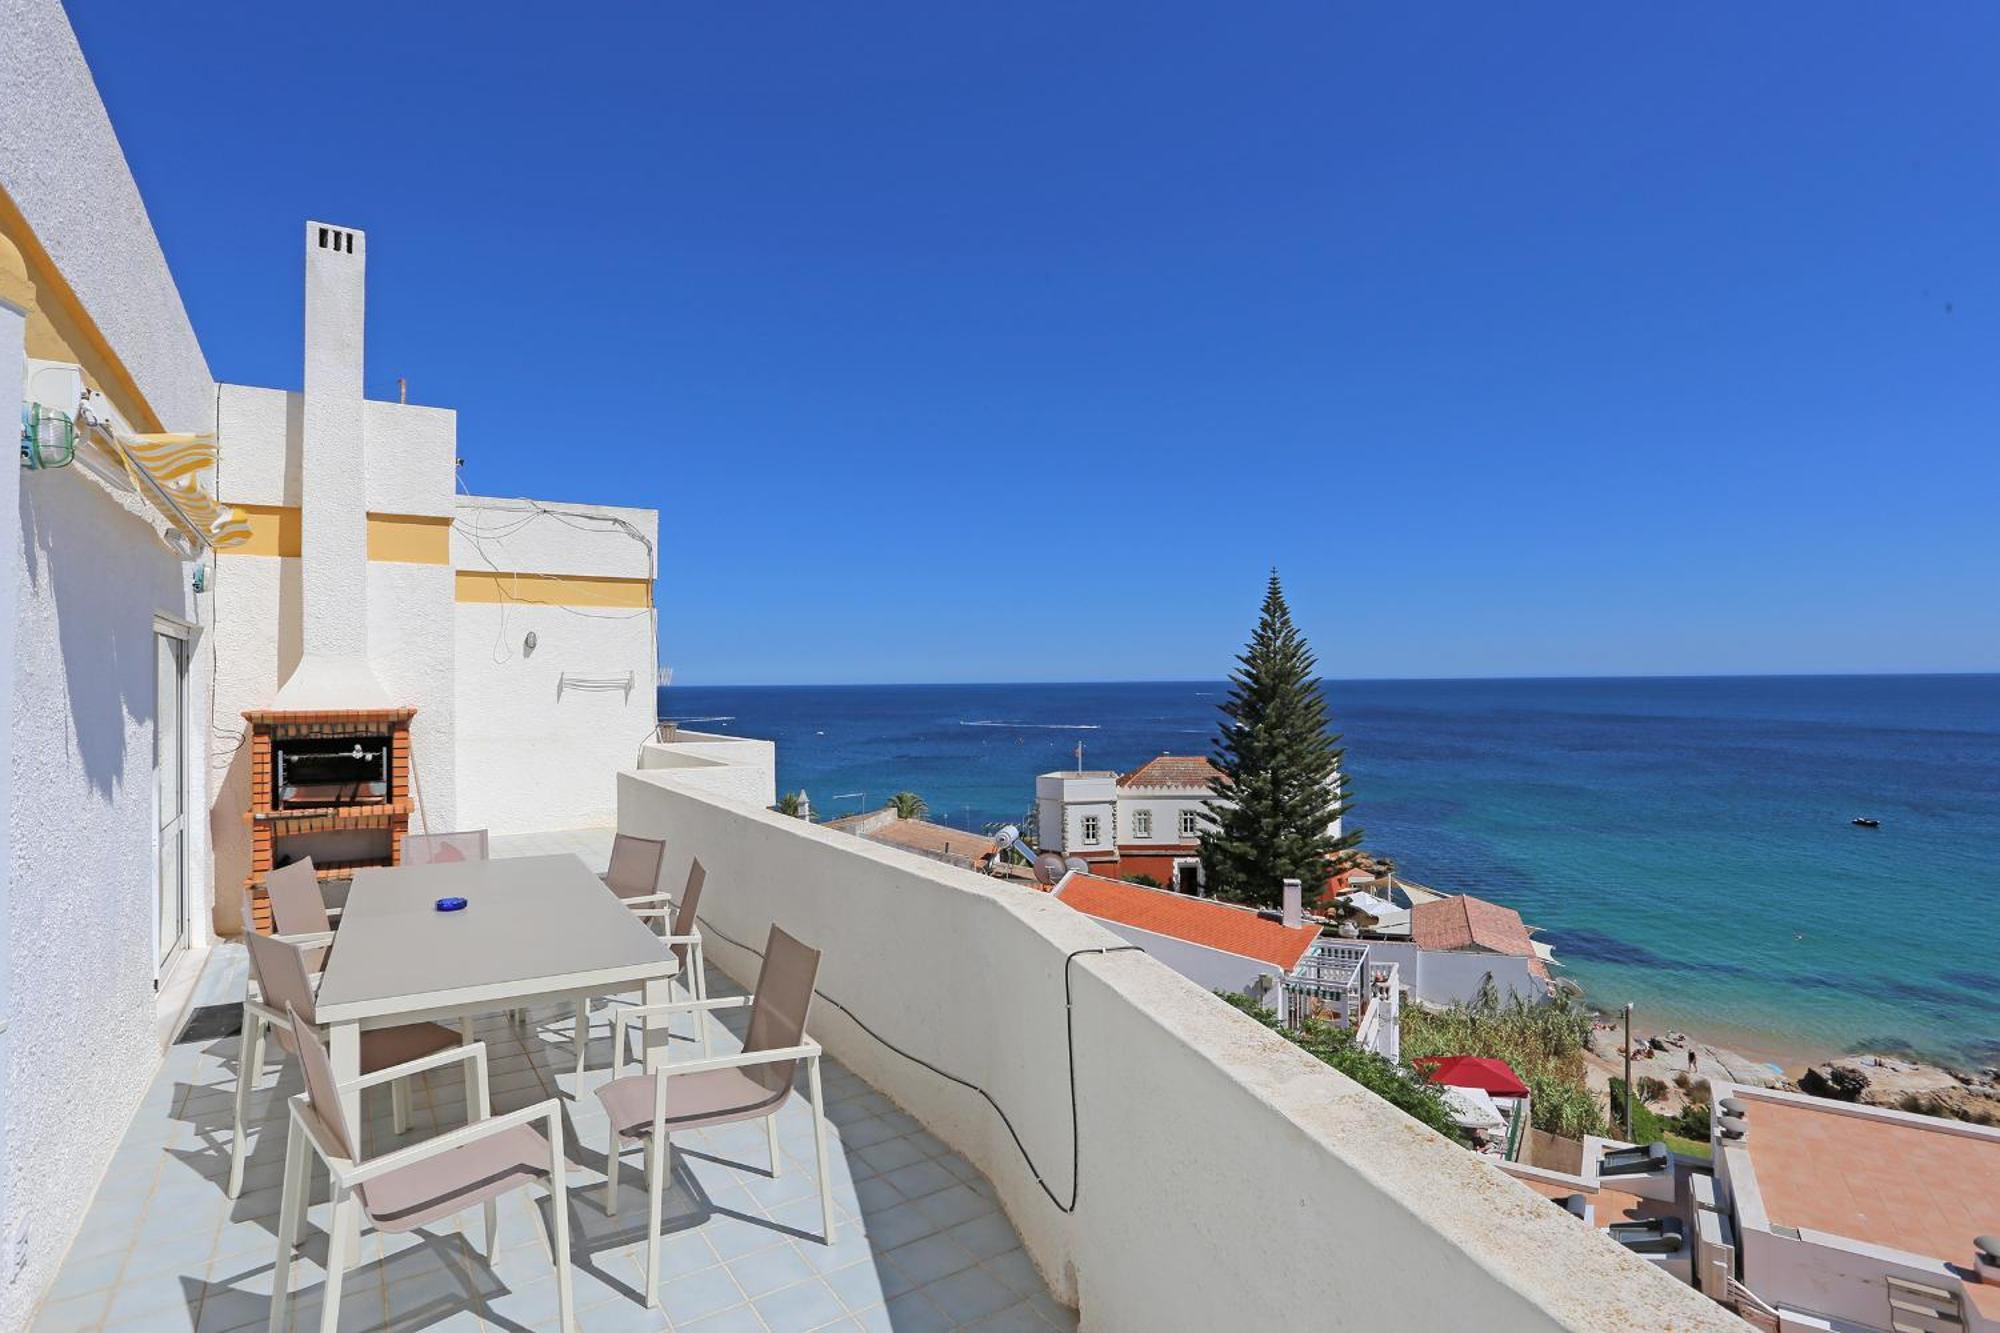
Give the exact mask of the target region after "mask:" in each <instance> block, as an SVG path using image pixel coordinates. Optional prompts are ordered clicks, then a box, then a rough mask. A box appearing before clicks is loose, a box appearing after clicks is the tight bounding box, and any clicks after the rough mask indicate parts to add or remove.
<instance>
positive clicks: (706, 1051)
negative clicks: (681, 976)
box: [688, 941, 715, 1058]
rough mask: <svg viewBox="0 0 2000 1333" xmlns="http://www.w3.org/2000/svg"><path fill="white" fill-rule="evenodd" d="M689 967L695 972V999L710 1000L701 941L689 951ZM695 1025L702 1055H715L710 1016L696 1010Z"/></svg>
mask: <svg viewBox="0 0 2000 1333" xmlns="http://www.w3.org/2000/svg"><path fill="white" fill-rule="evenodd" d="M688 967H689V968H691V969H692V970H693V972H694V977H693V981H694V986H693V990H694V998H695V999H697V1000H706V999H707V998H708V969H707V968H706V967H704V966H703V965H702V961H701V944H700V942H699V941H697V942H696V943H695V945H694V947H692V948H690V949H689V950H688ZM694 1025H695V1028H696V1029H697V1030H698V1031H699V1032H700V1033H701V1053H702V1056H703V1058H707V1057H708V1056H711V1055H713V1054H715V1052H714V1050H713V1048H712V1046H711V1044H710V1041H709V1035H708V1029H709V1019H708V1014H707V1013H705V1012H704V1011H702V1010H700V1009H697V1010H695V1011H694Z"/></svg>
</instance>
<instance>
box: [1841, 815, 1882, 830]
mask: <svg viewBox="0 0 2000 1333" xmlns="http://www.w3.org/2000/svg"><path fill="white" fill-rule="evenodd" d="M1847 822H1848V823H1850V824H1852V825H1854V827H1856V828H1881V827H1882V821H1881V820H1879V819H1870V818H1869V817H1868V816H1866V815H1856V816H1855V817H1854V818H1853V819H1850V820H1848V821H1847Z"/></svg>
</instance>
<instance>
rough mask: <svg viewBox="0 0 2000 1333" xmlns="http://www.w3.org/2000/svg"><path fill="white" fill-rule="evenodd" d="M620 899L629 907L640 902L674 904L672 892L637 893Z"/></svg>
mask: <svg viewBox="0 0 2000 1333" xmlns="http://www.w3.org/2000/svg"><path fill="white" fill-rule="evenodd" d="M618 901H619V902H621V903H624V904H626V905H627V906H628V907H629V906H633V905H636V904H638V903H648V904H652V903H665V904H666V905H667V906H668V907H672V906H673V905H674V897H673V895H672V894H670V893H635V894H633V895H632V896H631V897H630V898H623V897H621V898H620V899H619V900H618Z"/></svg>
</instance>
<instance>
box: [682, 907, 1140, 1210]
mask: <svg viewBox="0 0 2000 1333" xmlns="http://www.w3.org/2000/svg"><path fill="white" fill-rule="evenodd" d="M695 920H696V921H698V922H700V923H701V928H702V929H703V930H704V931H707V932H710V933H712V934H713V935H714V936H715V937H716V938H717V939H719V940H721V941H723V942H724V943H725V944H729V945H732V946H734V947H735V948H738V949H741V950H743V951H744V952H745V953H747V954H749V955H751V956H752V957H754V958H756V959H757V960H758V961H759V962H762V961H763V958H764V955H763V953H762V951H760V950H757V949H753V948H751V947H750V946H749V945H747V944H745V943H743V941H741V940H738V939H734V938H732V937H731V936H730V935H729V934H728V933H727V932H726V931H724V930H722V929H720V928H719V927H717V926H716V925H715V924H714V923H713V922H710V921H707V920H704V919H703V918H702V916H701V914H700V913H699V912H697V913H696V914H695ZM1144 952H1146V951H1145V950H1144V949H1143V948H1141V947H1139V946H1138V945H1136V944H1114V945H1109V946H1106V947H1103V948H1097V949H1075V950H1072V951H1071V952H1070V953H1069V954H1067V955H1065V956H1064V958H1063V1037H1064V1042H1065V1044H1066V1045H1067V1047H1068V1051H1069V1202H1068V1203H1064V1202H1063V1201H1062V1200H1061V1199H1059V1198H1057V1197H1056V1192H1055V1191H1054V1190H1053V1189H1050V1188H1049V1182H1048V1181H1047V1180H1046V1179H1044V1178H1043V1176H1042V1172H1041V1168H1040V1167H1038V1166H1036V1165H1035V1159H1034V1157H1033V1156H1032V1155H1030V1154H1029V1152H1028V1145H1027V1144H1025V1143H1023V1142H1022V1141H1021V1132H1020V1131H1019V1130H1017V1129H1015V1128H1014V1121H1013V1118H1012V1117H1011V1116H1009V1115H1008V1114H1007V1112H1006V1109H1005V1108H1004V1107H1002V1106H1001V1105H1000V1103H999V1102H997V1101H995V1100H994V1099H993V1094H992V1093H990V1092H988V1091H986V1089H984V1088H982V1087H980V1086H979V1085H978V1084H977V1083H974V1082H972V1081H971V1080H969V1079H963V1078H960V1077H959V1076H958V1075H956V1074H954V1073H952V1072H951V1071H950V1070H948V1069H940V1068H939V1067H938V1066H936V1065H934V1064H932V1063H931V1062H930V1061H928V1060H926V1059H924V1058H923V1057H922V1056H921V1055H913V1054H911V1053H910V1052H909V1051H906V1050H904V1049H903V1048H902V1047H900V1046H898V1045H897V1044H896V1043H895V1042H893V1041H890V1040H889V1039H888V1038H887V1037H885V1036H883V1035H882V1034H881V1033H879V1032H877V1031H876V1030H875V1029H874V1028H872V1027H869V1026H868V1024H867V1023H866V1022H865V1021H863V1020H862V1018H861V1016H860V1015H859V1014H857V1013H855V1012H854V1011H853V1010H852V1009H849V1008H848V1007H847V1006H846V1005H844V1004H842V1003H841V1002H840V1001H839V1000H836V999H834V998H833V997H832V996H831V995H828V994H827V993H826V992H825V991H823V990H820V989H819V988H818V987H817V986H815V987H814V988H813V994H814V995H817V996H818V997H819V998H820V999H822V1000H825V1001H826V1002H827V1003H828V1004H830V1005H832V1006H833V1007H834V1008H836V1009H838V1010H840V1012H841V1013H843V1014H846V1015H847V1017H848V1018H849V1019H851V1020H852V1021H853V1023H854V1026H856V1027H858V1028H860V1029H861V1030H862V1031H863V1032H865V1033H867V1034H868V1035H869V1036H870V1037H873V1038H874V1039H875V1040H876V1041H877V1042H878V1043H880V1044H881V1045H882V1046H883V1047H884V1048H886V1049H888V1050H890V1051H893V1052H894V1053H895V1054H897V1055H900V1056H902V1057H903V1058H904V1059H905V1060H908V1061H909V1062H910V1063H911V1064H914V1065H920V1066H922V1067H923V1068H925V1069H928V1070H929V1071H930V1072H931V1073H933V1074H936V1075H937V1076H938V1077H939V1078H941V1079H944V1080H945V1081H947V1082H950V1083H956V1084H957V1085H958V1086H959V1087H961V1088H964V1089H966V1090H967V1091H969V1092H976V1093H978V1094H979V1095H980V1097H981V1098H983V1099H984V1100H985V1102H986V1104H987V1105H988V1106H990V1107H992V1108H993V1112H994V1114H995V1115H998V1116H999V1117H1000V1123H1001V1124H1003V1125H1005V1126H1006V1127H1007V1133H1008V1134H1009V1135H1010V1136H1011V1137H1012V1138H1013V1140H1014V1147H1015V1148H1016V1149H1017V1150H1018V1151H1019V1152H1020V1154H1021V1160H1022V1161H1023V1162H1025V1163H1027V1166H1028V1174H1030V1175H1032V1176H1033V1177H1034V1178H1035V1183H1036V1184H1037V1185H1039V1186H1041V1187H1042V1193H1044V1194H1046V1195H1048V1196H1049V1202H1050V1203H1052V1204H1054V1205H1055V1207H1056V1211H1058V1212H1061V1213H1073V1212H1075V1211H1076V1199H1077V1191H1078V1190H1079V1189H1080V1188H1081V1186H1082V1179H1081V1174H1080V1165H1081V1161H1082V1152H1083V1142H1082V1133H1081V1130H1080V1129H1079V1127H1078V1116H1077V1108H1076V1014H1075V1009H1076V996H1075V990H1074V988H1073V986H1072V984H1071V978H1070V966H1071V964H1073V963H1074V962H1075V961H1076V960H1077V959H1079V958H1081V957H1083V956H1084V955H1085V954H1111V953H1144Z"/></svg>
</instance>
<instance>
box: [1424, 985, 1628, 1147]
mask: <svg viewBox="0 0 2000 1333" xmlns="http://www.w3.org/2000/svg"><path fill="white" fill-rule="evenodd" d="M1589 1041H1590V1015H1589V1014H1588V1013H1587V1012H1585V1011H1584V1009H1583V1007H1582V1006H1581V1005H1580V1004H1578V1003H1577V1002H1576V1000H1575V999H1574V998H1573V997H1571V996H1568V995H1561V996H1557V997H1555V998H1554V999H1551V1000H1547V1001H1544V1002H1542V1003H1538V1004H1529V1003H1527V1002H1526V1001H1525V1000H1523V999H1522V998H1521V997H1520V996H1518V995H1514V996H1510V997H1509V998H1508V999H1507V1000H1506V1001H1505V1002H1504V1003H1503V1002H1502V1001H1501V1000H1500V998H1499V996H1498V995H1497V994H1496V993H1495V991H1494V988H1493V985H1492V982H1491V980H1490V979H1489V980H1488V982H1487V984H1486V985H1484V986H1482V987H1481V988H1480V993H1479V996H1478V997H1477V998H1476V999H1474V1000H1473V1001H1472V1003H1470V1004H1455V1005H1452V1006H1451V1007H1449V1008H1447V1009H1427V1008H1425V1007H1423V1006H1422V1005H1416V1004H1409V1005H1404V1006H1403V1058H1404V1059H1405V1060H1410V1061H1415V1060H1417V1059H1418V1058H1420V1057H1423V1056H1447V1055H1477V1056H1484V1057H1486V1058H1488V1059H1494V1060H1505V1061H1506V1062H1507V1063H1508V1064H1509V1065H1510V1066H1512V1067H1513V1070H1514V1072H1515V1073H1517V1074H1519V1075H1520V1076H1521V1081H1522V1082H1523V1083H1525V1084H1527V1085H1528V1092H1529V1094H1530V1095H1531V1096H1532V1097H1533V1099H1534V1100H1533V1106H1532V1110H1531V1111H1530V1116H1531V1118H1532V1120H1533V1121H1534V1126H1535V1128H1536V1129H1539V1130H1541V1131H1543V1132H1544V1133H1548V1134H1559V1135H1561V1136H1562V1137H1564V1138H1567V1139H1580V1138H1582V1137H1583V1136H1584V1135H1585V1134H1601V1133H1603V1132H1604V1110H1603V1108H1602V1107H1601V1106H1599V1105H1598V1103H1597V1099H1596V1098H1595V1097H1594V1096H1592V1095H1591V1093H1590V1090H1589V1085H1588V1083H1587V1082H1586V1081H1585V1079H1584V1059H1583V1052H1584V1047H1585V1046H1586V1045H1587V1044H1588V1043H1589Z"/></svg>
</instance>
